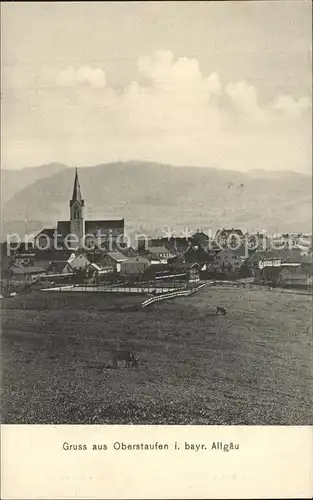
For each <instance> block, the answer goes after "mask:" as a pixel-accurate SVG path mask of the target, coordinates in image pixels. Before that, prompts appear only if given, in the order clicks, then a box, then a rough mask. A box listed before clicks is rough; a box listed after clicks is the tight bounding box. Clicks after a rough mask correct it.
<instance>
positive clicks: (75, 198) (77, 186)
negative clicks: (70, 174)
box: [71, 168, 84, 204]
mask: <svg viewBox="0 0 313 500" xmlns="http://www.w3.org/2000/svg"><path fill="white" fill-rule="evenodd" d="M74 201H79V202H80V203H82V204H83V203H84V200H83V197H82V193H81V189H80V184H79V179H78V173H77V168H76V170H75V180H74V188H73V196H72V199H71V202H72V203H73V202H74Z"/></svg>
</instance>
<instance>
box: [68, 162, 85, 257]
mask: <svg viewBox="0 0 313 500" xmlns="http://www.w3.org/2000/svg"><path fill="white" fill-rule="evenodd" d="M70 229H71V235H73V237H74V238H75V241H76V242H73V243H72V244H73V248H78V247H79V246H80V245H81V243H82V241H83V238H84V234H85V223H84V200H83V197H82V193H81V189H80V184H79V179H78V173H77V168H76V170H75V179H74V188H73V196H72V199H71V200H70Z"/></svg>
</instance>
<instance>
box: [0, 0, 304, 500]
mask: <svg viewBox="0 0 313 500" xmlns="http://www.w3.org/2000/svg"><path fill="white" fill-rule="evenodd" d="M1 19H2V20H1V25H2V28H1V31H2V34H1V38H2V40H1V98H2V99H1V186H2V187H1V207H2V210H1V303H0V306H1V394H2V395H1V400H2V404H1V411H2V415H1V421H2V424H50V425H61V424H93V425H101V424H106V425H111V424H112V425H113V424H117V425H132V426H135V425H136V426H137V425H151V426H152V425H158V426H159V425H162V426H163V425H172V426H174V425H181V426H187V425H193V426H208V425H210V426H264V425H270V426H307V425H311V424H312V421H313V420H312V418H313V406H312V290H313V251H312V250H313V249H312V4H311V2H310V1H302V0H297V1H283V0H278V1H275V2H271V1H228V2H227V1H225V2H224V1H204V2H202V1H193V2H191V1H185V2H184V1H181V2H170V1H169V2H161V1H155V2H152V1H151V2H150V1H138V2H126V1H121V2H87V1H81V2H16V3H15V2H2V4H1ZM112 498H113V497H112Z"/></svg>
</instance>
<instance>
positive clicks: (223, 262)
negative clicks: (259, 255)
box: [216, 246, 247, 272]
mask: <svg viewBox="0 0 313 500" xmlns="http://www.w3.org/2000/svg"><path fill="white" fill-rule="evenodd" d="M246 258H247V256H246V252H245V249H244V247H243V246H241V247H240V248H238V249H235V248H228V247H226V248H222V250H221V251H220V252H219V253H218V254H217V256H216V260H217V263H218V265H219V267H220V269H221V271H223V272H224V271H225V272H238V271H239V270H240V269H241V268H242V267H243V265H244V263H245V261H246Z"/></svg>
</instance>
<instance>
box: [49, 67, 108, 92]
mask: <svg viewBox="0 0 313 500" xmlns="http://www.w3.org/2000/svg"><path fill="white" fill-rule="evenodd" d="M84 83H88V84H90V85H92V86H94V87H99V88H104V87H105V85H106V77H105V73H104V71H102V70H101V69H100V68H91V67H90V66H82V67H80V68H78V69H74V68H73V67H72V66H69V67H68V68H66V69H64V70H63V71H61V72H60V73H59V75H58V76H57V84H58V85H60V86H61V87H71V86H73V85H76V84H84Z"/></svg>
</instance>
